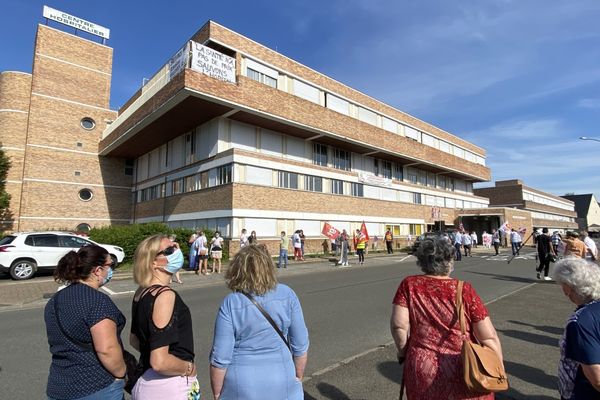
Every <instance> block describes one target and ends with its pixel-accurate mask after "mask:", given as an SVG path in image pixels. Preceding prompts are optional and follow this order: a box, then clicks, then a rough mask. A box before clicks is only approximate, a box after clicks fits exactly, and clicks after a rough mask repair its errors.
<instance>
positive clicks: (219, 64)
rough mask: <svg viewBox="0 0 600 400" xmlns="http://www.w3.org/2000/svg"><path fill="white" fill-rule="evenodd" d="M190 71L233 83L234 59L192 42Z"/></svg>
mask: <svg viewBox="0 0 600 400" xmlns="http://www.w3.org/2000/svg"><path fill="white" fill-rule="evenodd" d="M192 69H193V70H196V71H198V72H202V73H203V74H206V75H208V76H212V77H213V78H217V79H220V80H222V81H225V82H231V83H235V58H233V57H229V56H228V55H225V54H223V53H220V52H218V51H216V50H213V49H211V48H210V47H206V46H204V45H202V44H200V43H196V42H192Z"/></svg>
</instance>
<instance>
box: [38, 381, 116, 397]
mask: <svg viewBox="0 0 600 400" xmlns="http://www.w3.org/2000/svg"><path fill="white" fill-rule="evenodd" d="M124 387H125V381H124V380H123V379H117V380H115V381H114V382H113V383H111V384H110V385H108V386H107V387H105V388H104V389H102V390H99V391H97V392H96V393H92V394H90V395H89V396H85V397H81V398H79V399H77V400H123V399H124V398H125V397H124V396H123V388H124ZM48 400H53V399H52V398H51V397H48Z"/></svg>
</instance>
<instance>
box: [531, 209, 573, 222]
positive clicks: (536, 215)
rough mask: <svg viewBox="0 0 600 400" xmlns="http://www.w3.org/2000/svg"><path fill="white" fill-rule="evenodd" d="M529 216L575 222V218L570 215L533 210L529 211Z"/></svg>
mask: <svg viewBox="0 0 600 400" xmlns="http://www.w3.org/2000/svg"><path fill="white" fill-rule="evenodd" d="M531 217H532V218H537V219H547V220H550V221H563V222H575V219H574V218H572V217H565V216H563V215H556V214H548V213H541V212H535V211H532V212H531Z"/></svg>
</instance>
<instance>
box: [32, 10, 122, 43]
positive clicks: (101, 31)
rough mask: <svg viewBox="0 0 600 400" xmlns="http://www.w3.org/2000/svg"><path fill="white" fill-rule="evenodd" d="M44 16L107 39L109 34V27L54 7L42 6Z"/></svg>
mask: <svg viewBox="0 0 600 400" xmlns="http://www.w3.org/2000/svg"><path fill="white" fill-rule="evenodd" d="M43 15H44V18H48V19H51V20H53V21H56V22H60V23H61V24H64V25H68V26H72V27H73V28H75V29H79V30H81V31H86V32H88V33H91V34H92V35H96V36H100V37H101V38H104V39H108V38H109V36H110V29H108V28H105V27H103V26H100V25H96V24H94V23H93V22H89V21H86V20H85V19H81V18H77V17H75V16H73V15H69V14H67V13H65V12H62V11H59V10H55V9H54V8H51V7H48V6H44V13H43Z"/></svg>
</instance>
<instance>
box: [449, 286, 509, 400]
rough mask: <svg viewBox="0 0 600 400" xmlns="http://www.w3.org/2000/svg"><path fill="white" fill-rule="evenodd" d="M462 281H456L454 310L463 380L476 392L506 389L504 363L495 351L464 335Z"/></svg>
mask: <svg viewBox="0 0 600 400" xmlns="http://www.w3.org/2000/svg"><path fill="white" fill-rule="evenodd" d="M463 284H464V282H463V281H459V282H458V287H457V289H456V312H457V314H458V319H459V320H460V331H461V333H462V337H463V345H462V351H461V356H462V361H463V375H464V381H465V383H466V384H467V387H468V388H469V390H471V391H473V392H476V393H491V392H501V391H503V390H508V378H507V377H506V372H505V371H504V365H503V364H502V362H501V361H500V358H499V357H498V355H497V354H496V352H495V351H494V350H492V349H490V348H489V347H485V346H482V345H481V344H480V343H479V340H477V337H475V340H477V343H473V342H471V340H469V337H468V336H467V335H466V329H465V311H464V305H463V301H462V289H463Z"/></svg>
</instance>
